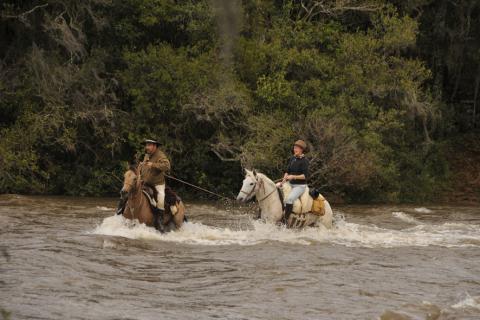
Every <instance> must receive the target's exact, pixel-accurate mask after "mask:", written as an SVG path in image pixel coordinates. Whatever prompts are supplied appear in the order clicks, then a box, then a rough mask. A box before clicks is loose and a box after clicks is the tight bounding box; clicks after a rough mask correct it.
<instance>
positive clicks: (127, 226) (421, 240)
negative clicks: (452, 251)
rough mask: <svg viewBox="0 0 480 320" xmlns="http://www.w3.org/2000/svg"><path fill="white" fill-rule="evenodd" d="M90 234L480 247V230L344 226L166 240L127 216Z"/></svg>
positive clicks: (216, 241) (205, 230)
mask: <svg viewBox="0 0 480 320" xmlns="http://www.w3.org/2000/svg"><path fill="white" fill-rule="evenodd" d="M89 233H91V234H99V235H109V236H120V237H125V238H130V239H148V240H160V241H168V242H178V243H186V244H198V245H233V244H235V245H255V244H259V243H265V242H270V241H278V242H286V243H292V244H300V245H310V244H313V243H318V242H320V243H333V244H339V245H344V246H347V247H369V248H374V247H383V248H392V247H406V246H434V245H435V246H442V247H480V227H479V226H478V225H467V224H462V223H445V224H440V225H428V224H421V225H416V226H414V227H412V228H407V229H403V230H392V229H385V228H379V227H377V226H375V225H362V224H356V223H349V222H346V221H344V220H339V221H337V222H336V225H335V227H334V228H333V229H331V230H327V229H325V228H306V229H304V230H288V229H285V228H283V227H279V226H275V225H272V224H266V223H262V222H259V221H252V223H251V227H249V228H248V229H245V230H232V229H230V228H218V227H212V226H207V225H204V224H202V223H194V222H189V223H185V224H184V225H183V227H182V228H181V230H179V231H176V232H172V233H168V234H161V233H160V232H158V231H156V230H155V229H153V228H150V227H147V226H145V225H144V224H139V223H138V222H137V223H135V222H132V221H130V220H127V219H125V218H123V217H122V216H112V217H107V218H105V219H104V220H103V222H102V223H101V224H100V225H99V226H97V227H96V228H95V229H94V230H93V231H91V232H89Z"/></svg>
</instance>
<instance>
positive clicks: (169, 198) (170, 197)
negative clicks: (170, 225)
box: [142, 184, 182, 214]
mask: <svg viewBox="0 0 480 320" xmlns="http://www.w3.org/2000/svg"><path fill="white" fill-rule="evenodd" d="M142 192H143V194H144V195H145V196H146V197H147V199H148V202H149V203H150V207H151V208H152V210H153V211H154V212H155V211H156V209H157V201H156V199H157V195H158V192H157V189H155V188H153V187H152V186H150V185H147V184H144V185H143V188H142ZM180 201H182V199H181V198H180V197H179V196H178V195H177V194H176V193H175V191H173V190H172V188H170V187H168V186H166V187H165V212H166V213H169V214H171V213H172V212H171V207H172V206H173V207H176V205H177V203H178V202H180Z"/></svg>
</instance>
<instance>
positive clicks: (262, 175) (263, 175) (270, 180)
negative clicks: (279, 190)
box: [257, 172, 276, 187]
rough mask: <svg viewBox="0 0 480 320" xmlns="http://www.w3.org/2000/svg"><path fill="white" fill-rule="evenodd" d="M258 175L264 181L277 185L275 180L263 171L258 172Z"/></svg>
mask: <svg viewBox="0 0 480 320" xmlns="http://www.w3.org/2000/svg"><path fill="white" fill-rule="evenodd" d="M257 176H259V177H260V179H262V180H263V181H264V182H267V183H268V184H270V185H272V186H275V187H276V185H275V182H273V180H272V179H270V178H269V177H267V175H265V174H263V173H261V172H257Z"/></svg>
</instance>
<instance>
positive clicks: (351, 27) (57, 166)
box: [0, 0, 480, 202]
mask: <svg viewBox="0 0 480 320" xmlns="http://www.w3.org/2000/svg"><path fill="white" fill-rule="evenodd" d="M0 48H1V50H0V137H1V139H0V192H15V193H41V194H68V195H111V194H114V193H116V192H117V190H118V189H119V186H120V182H119V179H121V177H122V173H123V171H124V170H125V168H126V166H127V163H128V162H130V161H133V160H134V159H135V157H136V156H138V155H139V154H140V153H141V151H142V141H143V139H144V138H146V137H155V138H157V139H158V140H159V141H160V142H161V144H162V148H163V149H164V150H165V151H166V153H167V154H168V155H169V157H170V158H171V160H172V162H173V168H174V170H173V174H174V175H175V176H178V177H179V178H182V179H185V180H187V181H190V182H193V183H196V184H199V185H202V186H204V187H207V188H210V189H212V190H215V191H217V192H222V193H225V194H233V193H234V192H236V191H237V189H238V188H239V185H240V181H241V179H242V167H249V168H252V167H255V168H257V169H259V170H261V171H263V172H265V173H267V174H268V175H270V176H272V177H280V176H281V175H282V170H283V169H284V167H285V162H286V158H287V156H288V154H289V151H290V148H291V144H292V142H293V141H295V140H296V139H298V138H303V139H305V140H306V141H307V142H308V143H309V146H310V149H311V150H310V153H309V154H308V156H309V158H310V160H311V184H312V185H316V186H318V187H320V188H321V190H322V191H323V192H324V193H326V194H329V195H332V196H336V198H338V199H343V200H345V201H357V202H359V201H361V202H370V201H383V202H385V201H388V202H404V201H431V200H438V199H440V198H442V197H443V195H445V194H448V193H449V191H450V190H453V189H455V188H456V187H457V184H461V182H459V181H458V176H459V175H458V172H459V171H462V170H463V171H462V172H463V173H462V176H465V177H466V179H471V180H472V181H473V180H475V179H477V180H479V179H478V177H476V178H475V175H477V174H478V172H479V171H478V162H477V160H480V156H478V147H475V146H478V137H479V136H480V131H479V122H480V117H479V115H478V113H479V110H478V109H479V103H480V4H479V3H478V2H477V1H474V0H461V1H455V2H452V1H446V0H438V1H432V0H411V1H396V0H389V1H387V0H342V1H329V0H318V1H314V0H283V1H273V0H271V1H267V0H242V1H226V2H224V1H213V0H212V1H209V0H185V1H173V0H163V1H153V0H121V1H120V0H82V1H80V0H73V1H68V2H66V1H60V0H44V1H37V0H30V1H22V2H21V3H19V2H18V1H8V0H7V1H3V2H2V4H0ZM453 155H455V156H453ZM465 157H468V159H467V160H468V161H469V162H468V163H470V164H471V166H472V168H473V169H469V170H471V172H472V175H469V173H468V172H464V170H465V168H464V167H462V166H460V165H459V163H461V161H460V160H459V158H460V159H464V158H465ZM475 181H476V180H475ZM475 181H473V182H472V187H471V188H470V189H469V190H470V191H469V192H470V193H472V194H474V195H476V196H478V192H479V191H478V189H477V188H476V187H478V186H479V185H480V182H479V181H477V182H475ZM474 198H475V196H474ZM477 199H478V198H477Z"/></svg>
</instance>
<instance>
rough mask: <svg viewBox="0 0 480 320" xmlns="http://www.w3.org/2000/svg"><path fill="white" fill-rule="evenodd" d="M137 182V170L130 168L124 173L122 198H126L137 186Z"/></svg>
mask: <svg viewBox="0 0 480 320" xmlns="http://www.w3.org/2000/svg"><path fill="white" fill-rule="evenodd" d="M136 182H137V175H136V173H135V171H134V170H133V169H132V168H130V169H128V171H127V172H125V174H124V175H123V187H122V190H120V195H121V197H122V199H124V198H125V197H126V196H127V195H128V194H129V193H130V192H131V191H132V190H133V189H134V187H135V184H136Z"/></svg>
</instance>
